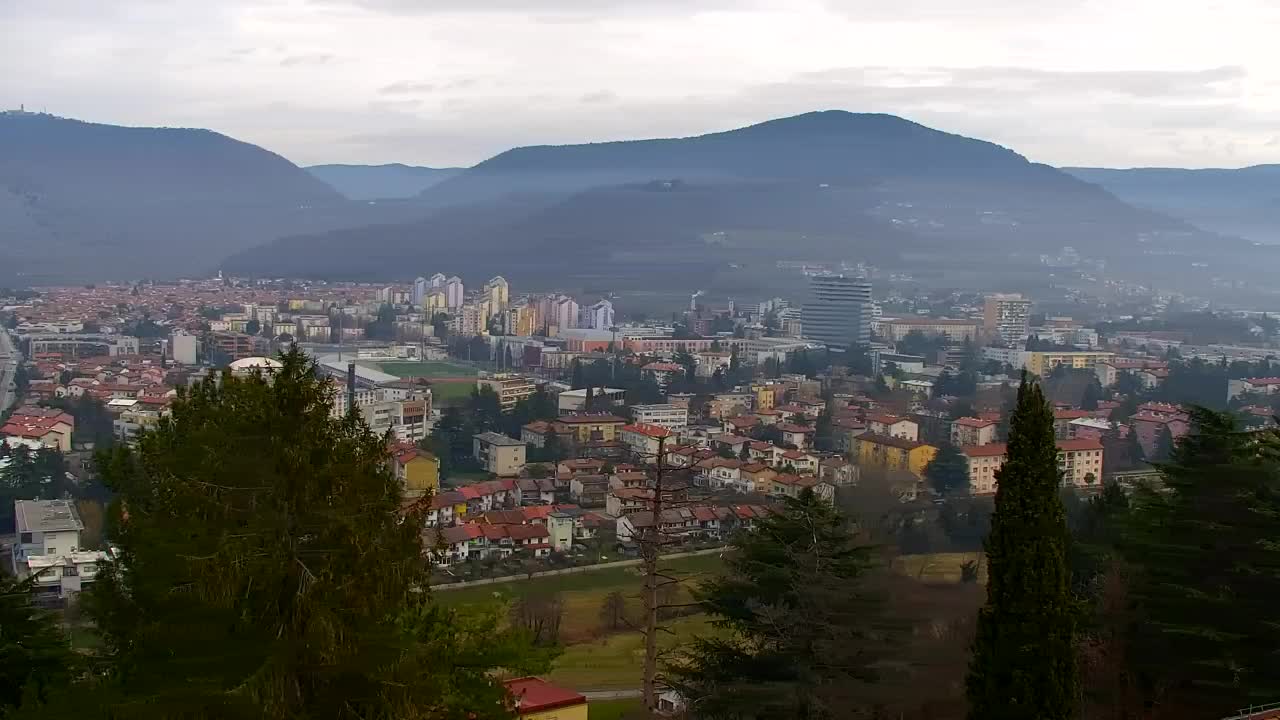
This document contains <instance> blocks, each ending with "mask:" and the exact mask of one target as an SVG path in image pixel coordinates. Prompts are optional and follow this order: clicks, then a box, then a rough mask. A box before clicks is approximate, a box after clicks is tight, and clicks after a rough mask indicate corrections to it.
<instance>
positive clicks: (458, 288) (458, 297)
mask: <svg viewBox="0 0 1280 720" xmlns="http://www.w3.org/2000/svg"><path fill="white" fill-rule="evenodd" d="M444 294H445V300H446V301H447V302H448V304H449V309H450V310H454V309H457V308H460V307H462V303H463V300H464V299H465V298H466V289H465V288H464V286H463V285H462V278H460V277H458V276H457V275H454V276H453V277H451V278H449V279H448V280H446V281H445V283H444Z"/></svg>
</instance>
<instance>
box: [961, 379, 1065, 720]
mask: <svg viewBox="0 0 1280 720" xmlns="http://www.w3.org/2000/svg"><path fill="white" fill-rule="evenodd" d="M1007 458H1008V459H1007V460H1005V463H1004V465H1003V466H1002V467H1001V468H1000V469H999V470H998V471H997V472H996V482H997V483H998V485H997V488H996V501H995V513H994V514H993V515H992V517H991V533H990V534H989V535H988V536H987V542H986V552H987V566H988V581H987V604H986V606H985V607H983V608H982V610H981V611H980V612H979V614H978V629H977V636H976V637H975V639H974V644H973V657H972V660H971V662H970V667H969V678H968V681H967V694H968V698H969V717H970V718H972V719H973V720H1055V719H1059V718H1060V719H1064V720H1065V718H1071V717H1074V716H1075V707H1076V703H1077V668H1076V657H1075V653H1076V648H1075V646H1074V642H1075V630H1076V628H1075V626H1076V619H1075V618H1076V608H1075V607H1074V602H1073V599H1072V594H1071V575H1070V571H1069V569H1068V565H1067V545H1068V542H1069V536H1068V532H1067V524H1066V516H1065V512H1064V510H1063V506H1062V500H1061V498H1060V497H1059V494H1058V488H1059V484H1060V481H1059V477H1058V458H1057V448H1056V446H1055V443H1054V436H1053V412H1052V410H1051V409H1050V408H1049V405H1048V403H1047V402H1045V398H1044V394H1043V392H1042V391H1041V389H1040V386H1039V385H1037V384H1035V383H1034V382H1031V381H1028V380H1027V378H1026V377H1025V376H1024V377H1023V381H1022V385H1021V387H1019V388H1018V401H1017V404H1016V406H1015V408H1014V412H1013V417H1012V420H1011V422H1010V427H1009V449H1008V456H1007Z"/></svg>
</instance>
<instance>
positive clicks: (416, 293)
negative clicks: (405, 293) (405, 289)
mask: <svg viewBox="0 0 1280 720" xmlns="http://www.w3.org/2000/svg"><path fill="white" fill-rule="evenodd" d="M426 297H427V279H426V278H424V277H422V276H421V275H419V276H418V278H417V279H416V280H414V281H413V295H412V297H411V298H410V301H411V302H412V303H413V304H414V305H421V304H422V300H423V299H424V298H426Z"/></svg>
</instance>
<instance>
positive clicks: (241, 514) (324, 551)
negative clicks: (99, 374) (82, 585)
mask: <svg viewBox="0 0 1280 720" xmlns="http://www.w3.org/2000/svg"><path fill="white" fill-rule="evenodd" d="M281 360H282V361H283V366H282V367H281V368H279V369H278V370H276V371H274V372H273V373H272V374H271V375H270V376H266V377H263V376H254V377H248V378H240V377H233V376H231V375H229V374H224V375H223V376H222V377H221V379H220V382H216V383H215V382H205V383H201V384H199V385H197V386H196V387H195V388H193V389H192V390H191V391H190V392H189V393H187V394H185V396H183V397H181V398H180V399H179V401H178V402H176V403H175V404H174V408H173V412H172V416H171V417H169V418H166V419H164V420H162V421H161V422H160V423H159V425H158V426H157V428H156V429H155V430H154V431H150V432H146V433H143V434H142V435H141V437H140V439H139V442H138V446H137V448H136V450H135V449H130V448H124V447H121V448H117V449H115V450H114V451H113V453H112V454H111V455H110V456H109V457H105V458H103V461H102V463H101V466H102V474H103V477H104V480H105V481H106V482H107V484H108V485H109V486H110V487H111V488H112V489H113V490H114V491H115V493H116V500H115V502H114V503H113V505H112V508H111V539H112V542H113V544H114V545H115V546H117V547H118V548H119V559H118V561H117V562H114V563H111V564H109V565H108V566H107V567H106V568H104V571H103V573H102V574H101V576H100V578H99V580H98V581H97V582H96V583H95V585H94V587H93V589H92V590H91V591H90V592H89V593H87V594H88V598H87V601H86V607H87V609H88V610H89V612H90V614H91V616H92V617H93V619H94V620H95V621H96V623H97V625H98V630H99V632H100V633H101V634H102V636H103V638H104V640H105V643H106V659H107V661H108V662H107V668H106V670H107V672H106V679H105V680H104V681H102V682H100V683H98V684H97V685H96V686H95V687H93V688H92V692H88V693H83V695H86V696H87V697H86V699H85V702H86V703H88V704H90V705H92V706H93V707H95V708H98V709H100V710H101V711H102V712H101V715H105V716H108V717H113V718H115V717H121V718H134V717H136V718H167V717H182V718H213V717H219V718H237V717H252V718H298V717H310V718H362V719H363V718H391V717H395V718H410V719H416V718H454V717H467V716H468V715H467V713H471V715H470V717H474V718H480V719H485V718H500V717H508V716H509V708H508V707H507V706H506V703H505V699H504V695H503V690H502V688H501V687H500V685H498V684H497V683H496V681H495V680H494V679H493V678H492V676H491V670H492V669H494V668H495V667H498V666H502V667H507V668H513V669H515V668H519V669H528V668H525V667H523V666H526V665H530V664H533V665H537V664H538V660H539V659H540V658H539V657H538V656H535V655H531V654H530V652H526V651H527V648H528V645H527V643H524V642H522V641H523V640H524V639H525V638H522V637H520V636H517V635H510V634H507V633H506V632H505V631H502V630H501V629H500V628H501V627H502V625H501V623H502V617H501V615H500V614H497V613H493V612H488V611H477V612H474V613H469V612H468V613H458V612H454V611H451V610H446V609H444V608H441V607H438V606H436V605H434V604H433V603H432V602H431V601H430V599H429V596H428V594H427V593H426V592H425V590H426V587H427V585H428V581H429V580H428V575H427V570H426V564H425V562H424V558H423V556H422V541H421V536H420V533H421V527H422V525H421V517H420V516H419V514H418V512H417V511H415V510H414V509H412V508H405V507H404V506H403V504H402V498H401V490H400V485H399V483H398V482H397V481H396V479H395V477H394V476H393V474H392V473H391V472H390V470H389V468H388V463H387V451H386V445H385V440H384V439H383V438H382V437H380V436H378V435H375V434H374V433H372V432H371V431H370V430H369V429H368V427H367V426H365V425H364V423H363V421H362V420H361V419H360V418H359V416H358V415H356V414H355V413H350V414H348V415H347V416H346V417H344V418H341V419H335V418H332V417H330V410H331V408H332V399H331V397H330V395H329V391H328V389H327V388H328V383H327V382H325V381H324V380H321V379H319V378H318V377H316V368H315V365H314V363H313V362H312V361H310V360H308V359H307V358H306V356H305V355H303V354H302V353H301V352H300V351H296V350H295V351H291V352H290V353H289V354H286V355H283V356H282V357H281ZM68 695H72V694H71V693H69V694H68ZM51 716H52V715H51Z"/></svg>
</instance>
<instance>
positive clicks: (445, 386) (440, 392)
mask: <svg viewBox="0 0 1280 720" xmlns="http://www.w3.org/2000/svg"><path fill="white" fill-rule="evenodd" d="M475 387H476V384H475V383H474V382H452V381H451V382H440V381H439V380H437V381H435V382H433V383H431V404H432V405H434V406H435V407H450V406H454V405H462V404H464V403H465V402H466V401H467V398H469V397H471V391H472V390H474V389H475Z"/></svg>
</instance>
